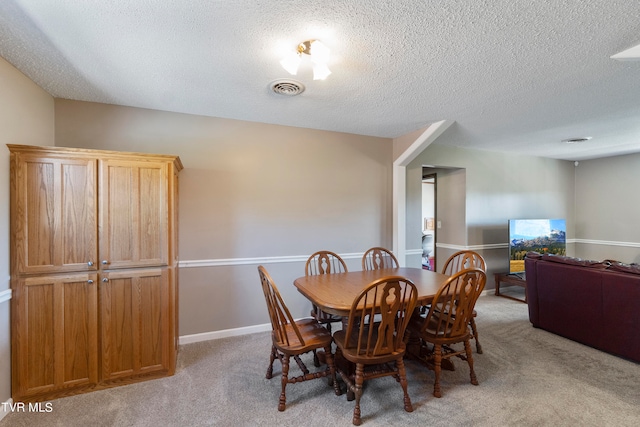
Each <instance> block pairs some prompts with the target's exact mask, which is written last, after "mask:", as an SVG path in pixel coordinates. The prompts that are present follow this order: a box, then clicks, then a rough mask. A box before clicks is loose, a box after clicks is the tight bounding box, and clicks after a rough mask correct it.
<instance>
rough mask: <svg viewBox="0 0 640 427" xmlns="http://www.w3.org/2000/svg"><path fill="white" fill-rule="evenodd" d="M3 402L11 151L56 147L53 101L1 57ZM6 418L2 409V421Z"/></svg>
mask: <svg viewBox="0 0 640 427" xmlns="http://www.w3.org/2000/svg"><path fill="white" fill-rule="evenodd" d="M0 94H1V97H0V99H1V103H0V129H1V131H0V171H1V173H0V403H1V402H6V401H7V400H9V398H10V397H11V365H10V360H11V357H10V356H11V348H10V336H11V334H10V327H9V325H10V324H9V305H10V303H9V299H8V295H9V291H8V289H10V285H9V150H8V149H7V147H6V144H26V145H53V143H54V132H53V131H54V103H53V98H52V97H51V96H50V95H49V94H47V93H46V92H45V91H44V90H42V89H41V88H39V87H38V86H36V85H35V84H34V83H33V82H32V81H31V80H29V79H28V78H27V77H25V76H24V75H23V74H22V73H20V72H19V71H18V70H16V69H15V68H14V67H13V66H12V65H11V64H9V63H8V62H7V61H5V60H4V59H2V58H0ZM2 416H3V411H2V408H1V407H0V418H2Z"/></svg>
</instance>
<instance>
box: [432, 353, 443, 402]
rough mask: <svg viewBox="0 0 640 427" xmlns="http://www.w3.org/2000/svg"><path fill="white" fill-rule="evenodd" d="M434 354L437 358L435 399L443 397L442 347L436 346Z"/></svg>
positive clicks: (435, 363)
mask: <svg viewBox="0 0 640 427" xmlns="http://www.w3.org/2000/svg"><path fill="white" fill-rule="evenodd" d="M433 353H434V356H435V360H434V366H433V371H434V372H435V376H436V379H435V382H434V384H433V395H434V396H435V397H442V393H441V392H440V371H442V345H441V344H436V345H435V347H434V349H433Z"/></svg>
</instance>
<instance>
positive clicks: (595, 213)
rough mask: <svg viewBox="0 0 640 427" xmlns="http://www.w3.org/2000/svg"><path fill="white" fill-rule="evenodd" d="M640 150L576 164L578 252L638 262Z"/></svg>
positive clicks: (590, 257)
mask: <svg viewBox="0 0 640 427" xmlns="http://www.w3.org/2000/svg"><path fill="white" fill-rule="evenodd" d="M638 183H640V154H629V155H625V156H615V157H606V158H601V159H594V160H586V161H581V162H580V164H579V165H578V167H576V218H577V220H576V238H577V239H578V243H577V244H576V254H577V256H579V257H581V258H585V259H595V260H603V259H615V260H618V261H622V262H626V263H630V262H636V263H640V226H639V225H638V218H640V197H638Z"/></svg>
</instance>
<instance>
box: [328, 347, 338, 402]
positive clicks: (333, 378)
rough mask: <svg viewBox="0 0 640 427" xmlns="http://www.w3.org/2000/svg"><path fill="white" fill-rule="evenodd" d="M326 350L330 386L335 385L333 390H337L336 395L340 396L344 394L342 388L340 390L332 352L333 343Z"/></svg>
mask: <svg viewBox="0 0 640 427" xmlns="http://www.w3.org/2000/svg"><path fill="white" fill-rule="evenodd" d="M324 351H325V354H326V356H327V366H328V369H329V386H333V391H335V393H336V396H340V395H341V394H342V390H340V385H339V384H338V381H337V380H336V364H335V360H334V359H333V354H332V353H331V345H329V346H328V347H325V348H324Z"/></svg>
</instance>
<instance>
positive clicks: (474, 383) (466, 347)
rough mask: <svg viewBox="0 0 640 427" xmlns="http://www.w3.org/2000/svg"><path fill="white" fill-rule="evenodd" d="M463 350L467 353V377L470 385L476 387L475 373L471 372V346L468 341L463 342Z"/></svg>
mask: <svg viewBox="0 0 640 427" xmlns="http://www.w3.org/2000/svg"><path fill="white" fill-rule="evenodd" d="M464 350H465V352H466V353H467V363H468V364H469V376H470V377H471V384H473V385H478V379H477V378H476V373H475V371H474V370H473V356H472V353H473V352H472V351H471V344H470V343H469V340H466V341H465V342H464Z"/></svg>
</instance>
